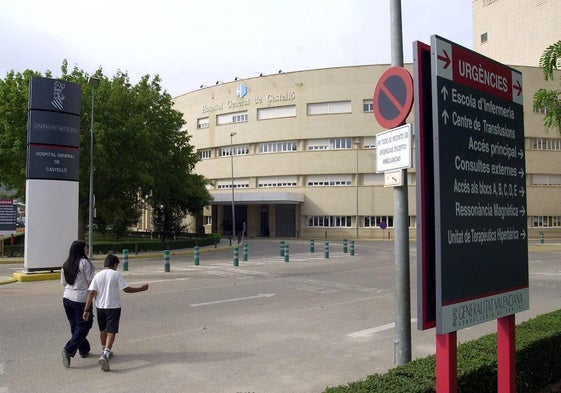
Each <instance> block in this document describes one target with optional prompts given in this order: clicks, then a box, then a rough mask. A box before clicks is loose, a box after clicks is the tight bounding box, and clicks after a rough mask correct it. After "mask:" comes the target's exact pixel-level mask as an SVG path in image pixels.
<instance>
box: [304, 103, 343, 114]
mask: <svg viewBox="0 0 561 393" xmlns="http://www.w3.org/2000/svg"><path fill="white" fill-rule="evenodd" d="M351 112H352V111H351V101H335V102H319V103H311V104H308V115H309V116H314V115H327V114H335V113H351Z"/></svg>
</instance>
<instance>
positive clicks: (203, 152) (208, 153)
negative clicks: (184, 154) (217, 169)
mask: <svg viewBox="0 0 561 393" xmlns="http://www.w3.org/2000/svg"><path fill="white" fill-rule="evenodd" d="M199 156H200V157H201V159H202V160H206V159H208V158H212V150H211V149H205V150H199Z"/></svg>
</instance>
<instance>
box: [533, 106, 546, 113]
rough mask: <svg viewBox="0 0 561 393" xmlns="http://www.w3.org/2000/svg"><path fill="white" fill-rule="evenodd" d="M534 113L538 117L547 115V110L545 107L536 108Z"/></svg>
mask: <svg viewBox="0 0 561 393" xmlns="http://www.w3.org/2000/svg"><path fill="white" fill-rule="evenodd" d="M534 113H535V114H536V115H545V114H546V113H547V108H546V107H545V106H540V107H534Z"/></svg>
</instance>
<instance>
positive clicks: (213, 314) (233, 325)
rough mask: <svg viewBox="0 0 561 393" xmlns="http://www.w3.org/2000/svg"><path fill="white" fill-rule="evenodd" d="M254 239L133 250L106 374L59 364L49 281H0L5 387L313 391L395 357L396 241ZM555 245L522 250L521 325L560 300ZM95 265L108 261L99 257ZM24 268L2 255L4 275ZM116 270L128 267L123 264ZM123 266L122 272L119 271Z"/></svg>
mask: <svg viewBox="0 0 561 393" xmlns="http://www.w3.org/2000/svg"><path fill="white" fill-rule="evenodd" d="M289 244H290V254H289V255H290V260H289V262H284V258H283V257H281V256H280V247H279V241H275V240H249V253H248V261H247V262H245V261H243V255H242V252H241V250H240V255H239V266H238V267H235V266H233V257H232V250H231V249H229V248H226V249H217V250H214V249H212V248H211V249H209V250H205V251H203V252H201V255H200V265H199V266H195V265H194V259H193V256H192V255H173V256H172V257H171V260H170V272H165V271H164V260H163V257H161V258H160V257H158V258H152V259H130V260H129V271H127V272H122V273H123V274H124V276H125V278H126V280H127V281H128V282H129V284H131V285H138V284H142V283H146V282H147V283H149V284H150V289H149V291H148V292H141V293H136V294H126V293H123V294H122V296H121V299H122V303H123V314H122V317H121V329H120V332H119V334H118V335H117V340H116V343H115V345H114V347H113V349H114V352H115V357H114V358H113V359H112V360H111V372H109V373H105V372H103V371H101V369H100V367H99V364H98V363H97V357H98V356H99V352H100V344H99V339H98V330H97V325H96V324H94V328H93V329H92V331H91V333H90V336H89V338H90V341H91V342H92V347H93V349H94V356H92V357H90V358H87V359H81V358H79V357H75V358H74V359H73V360H72V365H71V368H70V369H66V368H64V367H63V365H62V360H61V350H62V347H63V345H64V344H65V342H66V341H67V340H68V339H69V336H70V334H69V327H68V322H67V321H66V317H65V315H64V311H63V308H62V299H61V297H62V287H61V285H60V284H59V282H57V281H40V282H17V283H12V284H7V285H0V393H16V392H18V393H19V392H57V393H59V392H61V391H76V392H78V391H79V392H84V393H86V392H96V393H97V392H100V391H113V392H127V393H128V392H197V393H199V392H209V393H221V392H224V393H236V392H255V393H281V392H282V393H284V392H298V393H300V392H302V393H305V392H321V391H323V389H325V388H326V387H327V386H336V385H339V384H345V383H347V382H350V381H354V380H358V379H364V378H365V377H366V376H368V375H370V374H373V373H383V372H385V371H386V370H387V369H389V368H391V367H393V366H394V344H393V342H394V326H393V321H394V317H393V315H394V307H395V305H394V301H393V273H394V253H393V242H367V241H364V242H358V243H357V244H356V251H355V254H356V255H355V256H351V255H350V254H349V253H343V250H342V245H341V242H340V241H339V242H335V243H332V244H331V250H330V257H329V258H328V259H326V258H324V250H323V242H316V252H315V253H310V252H309V242H307V241H296V240H294V241H289ZM560 257H561V251H547V252H546V251H544V252H531V253H530V283H531V285H530V301H531V309H530V310H529V311H526V312H523V313H520V314H518V315H517V316H516V322H517V323H519V322H521V321H523V320H526V319H528V318H531V317H533V316H535V315H538V314H542V313H545V312H549V311H553V310H556V309H559V306H560V303H561V302H560V300H561V299H560V287H561V268H560V266H559V265H560V262H561V260H560ZM95 264H96V268H97V269H98V270H99V269H102V262H101V261H96V262H95ZM415 266H416V256H415V246H414V244H413V243H412V245H411V285H412V288H411V309H412V312H411V315H412V318H413V319H414V318H416V297H415V296H416V275H415V273H416V271H415V270H416V267H415ZM18 267H19V266H18V265H0V269H1V270H2V272H3V273H4V274H2V272H0V276H1V275H5V274H7V273H6V272H7V271H8V270H15V269H17V268H18ZM121 267H122V266H121ZM121 267H120V270H122V269H121ZM411 330H412V343H413V344H412V354H413V358H417V357H424V356H426V355H428V354H432V353H434V352H435V343H434V341H435V340H434V338H435V331H434V329H433V330H428V331H418V330H417V329H416V322H415V321H414V320H413V321H412V329H411ZM495 331H496V324H495V323H494V322H490V323H485V324H481V325H478V326H476V327H473V328H469V329H464V330H461V331H459V332H458V341H459V342H464V341H468V340H471V339H474V338H477V337H479V336H481V335H483V334H487V333H493V332H495Z"/></svg>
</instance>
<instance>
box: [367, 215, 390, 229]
mask: <svg viewBox="0 0 561 393" xmlns="http://www.w3.org/2000/svg"><path fill="white" fill-rule="evenodd" d="M382 222H385V223H386V225H387V228H393V216H366V217H364V226H365V227H380V224H381V223H382Z"/></svg>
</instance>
